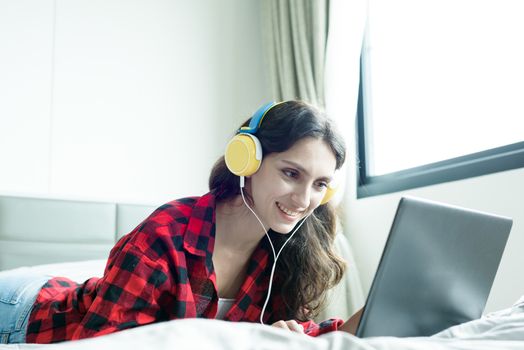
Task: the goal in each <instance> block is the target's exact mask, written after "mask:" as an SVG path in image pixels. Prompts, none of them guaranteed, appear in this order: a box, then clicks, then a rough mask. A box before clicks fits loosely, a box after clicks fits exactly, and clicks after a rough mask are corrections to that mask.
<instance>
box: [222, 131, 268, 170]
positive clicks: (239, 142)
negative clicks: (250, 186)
mask: <svg viewBox="0 0 524 350" xmlns="http://www.w3.org/2000/svg"><path fill="white" fill-rule="evenodd" d="M224 158H225V161H226V165H227V168H228V169H229V171H231V172H232V173H233V174H235V175H237V176H250V175H253V174H254V173H256V171H257V170H258V168H259V167H260V163H261V162H262V146H261V145H260V141H258V139H257V138H256V137H255V136H254V135H251V134H238V135H236V136H235V137H233V138H232V139H231V141H229V143H228V144H227V146H226V152H225V155H224Z"/></svg>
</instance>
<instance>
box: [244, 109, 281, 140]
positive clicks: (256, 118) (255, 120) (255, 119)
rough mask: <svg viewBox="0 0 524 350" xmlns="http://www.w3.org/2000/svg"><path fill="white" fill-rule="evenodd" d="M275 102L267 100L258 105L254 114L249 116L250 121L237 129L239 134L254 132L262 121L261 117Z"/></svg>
mask: <svg viewBox="0 0 524 350" xmlns="http://www.w3.org/2000/svg"><path fill="white" fill-rule="evenodd" d="M275 105H276V103H275V102H269V103H266V104H265V105H263V106H262V107H260V108H259V109H258V110H257V111H256V112H255V114H253V116H252V117H251V121H250V122H249V126H243V127H241V128H240V130H238V132H239V133H240V134H254V133H256V132H257V130H258V127H259V126H260V124H261V123H262V119H263V118H264V116H265V115H266V113H267V112H268V111H269V110H270V109H271V107H273V106H275Z"/></svg>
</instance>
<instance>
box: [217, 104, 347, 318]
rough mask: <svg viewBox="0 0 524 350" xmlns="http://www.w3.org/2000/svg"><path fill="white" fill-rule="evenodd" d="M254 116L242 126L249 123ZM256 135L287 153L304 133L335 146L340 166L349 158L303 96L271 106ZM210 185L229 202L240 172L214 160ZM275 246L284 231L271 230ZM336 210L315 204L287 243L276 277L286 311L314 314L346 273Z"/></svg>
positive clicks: (268, 147)
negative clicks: (337, 239)
mask: <svg viewBox="0 0 524 350" xmlns="http://www.w3.org/2000/svg"><path fill="white" fill-rule="evenodd" d="M249 121H250V119H248V120H247V121H246V122H244V123H243V125H242V126H246V125H249ZM255 135H256V137H257V138H258V139H259V140H260V143H261V145H262V153H263V155H264V156H267V155H268V154H271V153H274V152H277V153H279V152H285V151H286V150H288V149H289V148H291V147H292V146H293V145H294V144H295V143H296V142H297V141H299V140H301V139H303V138H305V137H313V138H316V139H321V140H323V141H324V142H326V144H327V145H329V147H330V148H331V150H332V151H333V154H334V156H335V159H336V169H340V167H341V166H342V165H343V163H344V161H345V157H346V151H345V149H346V148H345V143H344V140H343V138H342V137H341V136H340V135H339V134H338V133H337V132H336V131H335V129H334V126H333V122H332V121H331V120H330V119H328V118H327V117H326V116H325V114H324V113H322V112H321V111H320V110H318V109H317V108H315V107H313V106H312V105H310V104H308V103H306V102H303V101H286V102H283V103H280V104H277V105H276V106H274V107H272V108H271V109H270V110H269V111H268V112H267V113H266V115H265V117H264V119H263V121H262V123H261V125H260V127H259V129H258V130H257V132H256V134H255ZM209 189H210V191H211V192H212V193H214V194H215V195H216V196H217V201H227V200H229V199H231V198H233V197H235V196H238V195H239V194H240V183H239V177H238V176H235V175H234V174H232V173H231V172H230V171H229V170H228V168H227V166H226V164H225V161H224V157H221V158H220V159H218V161H217V162H216V163H215V165H214V167H213V169H212V171H211V175H210V177H209ZM269 234H270V236H271V239H272V240H273V242H274V244H275V246H281V245H282V244H283V243H284V241H285V240H286V239H287V236H286V235H281V234H277V233H275V232H272V231H271V230H270V232H269ZM335 234H336V214H335V209H334V208H333V206H332V205H331V204H330V203H329V202H328V203H327V204H325V205H321V206H319V207H317V208H316V209H315V210H314V211H313V213H312V214H311V215H310V217H309V218H308V219H307V220H306V222H305V223H304V224H303V225H302V226H301V227H300V229H299V230H298V231H297V232H296V233H295V235H294V236H293V238H292V239H291V240H290V241H289V242H288V243H287V245H286V248H285V249H286V254H282V255H281V256H280V257H279V259H278V262H277V270H276V276H275V279H276V281H278V285H276V286H275V287H276V288H278V289H279V290H280V294H281V296H282V298H283V300H284V303H285V304H286V309H287V310H286V314H287V315H288V316H289V317H292V318H295V319H298V320H307V319H311V318H313V317H315V316H316V315H317V314H318V313H319V312H320V311H321V310H322V308H323V307H324V306H325V303H326V293H327V291H328V290H329V289H330V288H332V287H334V286H335V285H336V284H337V283H338V282H339V281H340V279H341V278H342V276H343V274H344V271H345V268H346V265H345V262H344V260H343V259H341V258H340V257H339V256H337V254H336V252H335V251H334V239H335Z"/></svg>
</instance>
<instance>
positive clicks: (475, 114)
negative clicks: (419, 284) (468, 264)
mask: <svg viewBox="0 0 524 350" xmlns="http://www.w3.org/2000/svg"><path fill="white" fill-rule="evenodd" d="M520 9H521V2H520V1H519V0H486V1H478V0H453V1H451V0H439V1H436V0H424V1H421V0H395V1H393V0H369V17H368V26H367V30H366V38H365V40H364V44H363V49H362V54H361V85H360V93H359V108H358V116H357V123H358V137H359V146H358V152H359V159H360V172H359V184H358V190H357V195H358V197H359V198H360V197H366V196H371V195H376V194H382V193H388V192H394V191H399V190H403V189H408V188H414V187H419V186H426V185H431V184H436V183H441V182H446V181H453V180H458V179H463V178H467V177H472V176H478V175H483V174H488V173H492V172H497V171H503V170H508V169H514V168H518V167H523V166H524V96H523V93H524V44H523V41H522V34H523V33H524V21H522V20H521V13H522V11H520Z"/></svg>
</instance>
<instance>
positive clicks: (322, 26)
mask: <svg viewBox="0 0 524 350" xmlns="http://www.w3.org/2000/svg"><path fill="white" fill-rule="evenodd" d="M262 6H263V8H262V22H263V23H262V25H263V33H264V41H265V50H264V52H266V58H267V60H268V65H269V71H270V75H271V77H270V78H271V84H272V85H271V87H272V93H273V98H274V99H275V100H276V101H283V100H289V99H301V100H305V101H308V102H310V103H313V104H315V105H317V106H319V107H322V108H323V107H324V106H325V97H324V63H325V56H326V42H327V34H328V23H329V22H328V18H329V0H263V1H262Z"/></svg>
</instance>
